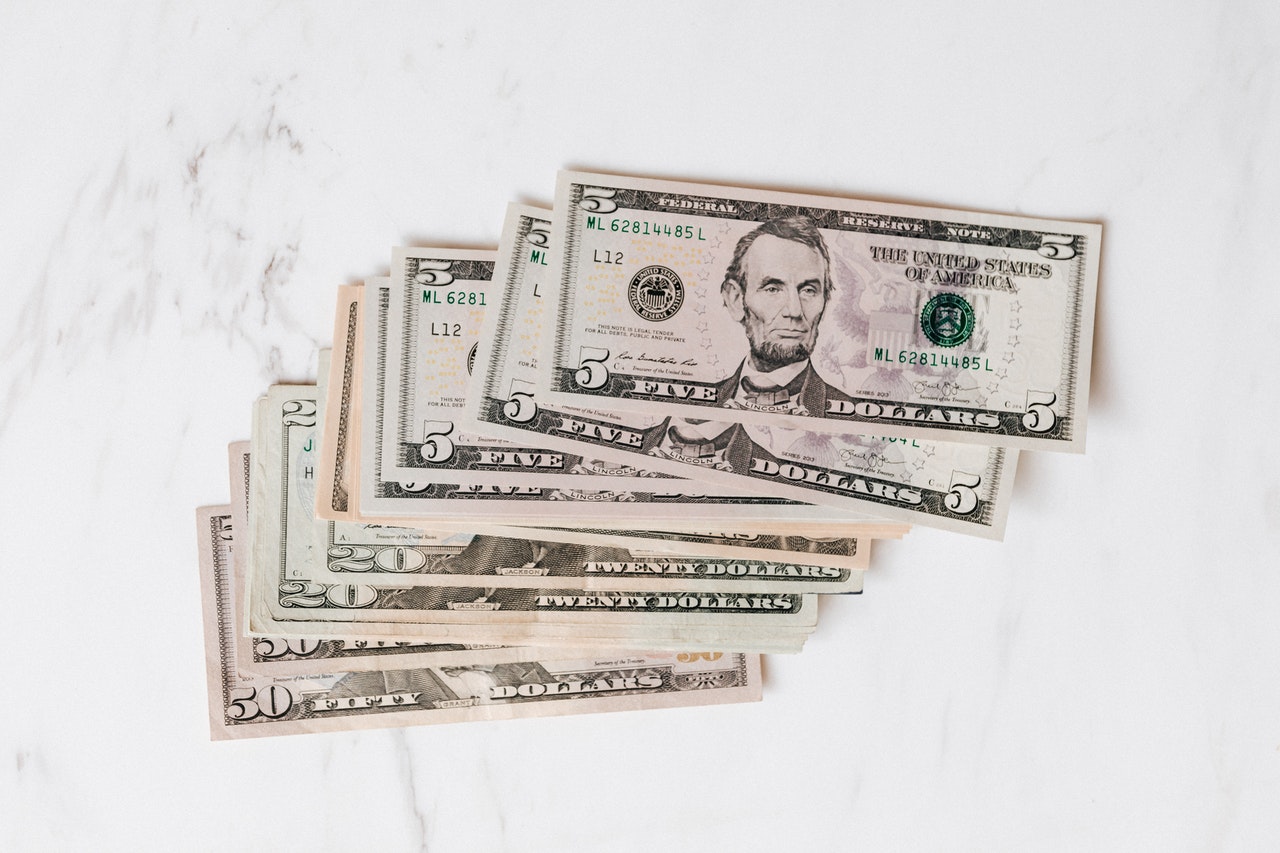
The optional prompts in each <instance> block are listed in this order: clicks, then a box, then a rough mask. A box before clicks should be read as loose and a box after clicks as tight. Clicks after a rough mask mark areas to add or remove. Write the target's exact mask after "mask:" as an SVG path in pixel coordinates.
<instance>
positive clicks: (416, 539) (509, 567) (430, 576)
mask: <svg viewBox="0 0 1280 853" xmlns="http://www.w3.org/2000/svg"><path fill="white" fill-rule="evenodd" d="M307 446H312V447H314V440H312V441H307V442H304V448H305V447H307ZM231 452H232V453H233V455H234V454H235V453H237V452H239V453H241V454H242V456H243V459H242V460H241V461H242V465H241V466H240V472H239V473H237V471H236V470H235V469H234V466H233V471H232V482H231V497H232V502H233V504H235V503H237V502H243V501H246V498H247V495H248V490H249V470H250V450H249V443H248V442H238V443H236V444H235V445H232V449H231ZM295 460H296V462H292V464H291V460H288V459H285V460H282V464H283V466H284V468H283V474H282V481H283V482H285V483H287V488H288V491H289V493H291V494H294V495H306V494H308V493H309V491H310V489H309V488H308V483H307V481H308V480H310V479H311V478H313V477H318V473H317V472H320V471H322V470H323V469H324V468H325V466H324V465H323V464H322V463H321V462H319V461H318V460H317V459H315V458H314V454H313V452H312V451H310V450H304V452H303V453H302V454H300V455H299V456H297V457H295ZM543 533H544V531H543V530H542V529H541V528H527V527H514V526H513V527H497V526H486V527H485V528H484V529H483V530H479V531H474V532H466V531H462V532H440V533H437V532H434V531H430V530H425V529H421V528H407V527H395V526H390V525H381V524H364V523H361V522H345V521H341V522H333V521H324V520H318V521H317V522H316V531H315V537H316V541H317V542H318V545H317V546H316V547H314V548H313V550H312V551H311V552H310V553H311V555H312V559H311V560H310V561H308V562H306V563H305V564H303V563H301V562H299V564H298V565H296V566H293V567H292V568H291V569H290V570H289V572H288V574H289V577H290V579H291V580H308V581H316V582H320V583H327V584H339V585H340V584H350V583H359V584H366V583H367V584H381V585H388V584H393V585H415V586H454V587H461V586H478V587H492V588H527V589H536V588H539V587H545V586H547V585H548V583H549V582H554V583H555V584H556V585H557V586H561V587H564V588H573V589H583V590H597V591H605V590H611V591H647V592H661V591H663V590H673V589H674V590H688V589H691V588H698V589H704V590H710V591H720V592H831V593H837V592H860V591H861V590H862V574H863V571H864V570H865V569H866V568H867V566H868V564H869V561H870V550H869V547H868V545H867V543H866V542H863V541H860V540H857V539H851V540H849V539H837V540H833V541H831V542H820V541H817V540H811V539H808V538H805V537H798V536H797V537H787V542H786V543H783V542H777V541H755V542H752V543H749V544H748V545H747V546H745V547H724V549H723V550H724V552H725V555H724V556H715V555H714V554H711V555H708V554H693V553H688V552H686V553H682V554H679V555H677V554H676V553H674V552H675V551H677V550H679V549H678V546H677V545H676V544H675V543H673V542H671V540H670V538H667V539H662V538H659V537H661V536H662V534H661V533H660V532H656V531H650V532H649V536H648V537H646V536H643V535H641V534H640V533H636V534H634V535H632V534H630V532H627V531H589V530H584V531H578V530H573V529H569V530H562V531H556V533H558V534H561V535H560V536H559V537H558V539H557V540H548V539H545V538H542V536H543ZM744 536H746V534H744ZM689 538H690V539H691V540H696V539H698V538H699V537H696V536H692V535H691V536H690V537H689ZM701 538H703V539H711V537H701ZM761 538H762V537H754V539H756V540H760V539H761ZM781 538H782V537H772V539H781ZM663 542H665V543H666V544H667V546H668V548H667V550H665V551H663V550H657V549H655V548H652V547H649V545H650V543H663ZM784 544H786V545H788V546H789V549H786V550H784V549H783V548H781V547H780V546H782V545H784ZM700 547H701V548H702V549H703V550H708V551H713V550H716V547H717V546H716V544H715V542H714V541H710V542H708V543H707V544H705V545H702V546H700ZM752 547H754V549H755V550H754V552H753V551H752V550H750V549H751V548H752ZM823 548H832V549H834V550H833V552H832V553H827V554H824V553H821V549H823ZM806 549H808V550H806ZM748 554H750V555H752V556H751V558H749V559H748V558H746V555H748ZM766 555H770V556H766ZM810 556H812V558H813V559H814V560H816V561H817V562H816V563H813V562H797V560H798V559H799V558H805V559H808V558H809V557H810Z"/></svg>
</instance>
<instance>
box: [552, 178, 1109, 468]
mask: <svg viewBox="0 0 1280 853" xmlns="http://www.w3.org/2000/svg"><path fill="white" fill-rule="evenodd" d="M552 222H553V226H552V228H551V240H550V244H551V246H552V248H553V250H554V251H553V256H552V261H551V263H552V264H553V265H555V275H554V276H553V277H548V279H547V280H548V281H549V282H550V283H551V284H552V285H553V286H551V287H549V288H548V292H547V297H548V299H549V300H550V301H551V305H552V309H553V310H552V312H551V313H552V316H553V324H552V328H551V330H550V331H549V333H548V334H547V335H546V336H545V342H544V350H543V352H542V358H541V359H540V361H539V364H540V368H539V387H540V389H541V390H545V391H546V392H547V396H546V400H547V401H548V402H550V403H555V404H572V405H577V406H584V407H594V408H600V409H608V410H612V411H631V412H639V413H642V414H644V413H654V412H657V413H661V414H664V415H670V416H672V417H676V418H686V419H688V418H711V419H714V420H718V421H726V422H729V423H732V424H754V425H757V426H762V427H767V428H769V429H771V430H777V429H785V430H788V431H791V430H811V431H818V432H835V433H840V434H843V433H875V434H878V435H886V436H897V437H903V438H909V439H931V440H939V439H940V440H946V441H953V442H961V443H973V444H985V445H995V446H1002V447H1017V448H1023V449H1028V450H1030V449H1036V450H1060V451H1072V452H1081V451H1083V449H1084V432H1085V414H1086V406H1087V400H1088V381H1089V359H1090V350H1091V344H1092V330H1093V312H1094V299H1095V292H1096V286H1097V273H1098V256H1099V243H1100V239H1101V228H1100V226H1098V225H1094V224H1088V223H1079V222H1065V221H1051V220H1042V219H1031V218H1029V217H1021V216H1006V215H997V214H989V213H971V212H967V211H959V210H944V209H939V208H928V207H917V206H911V205H902V204H886V203H882V202H872V201H861V200H855V199H837V198H830V197H824V196H815V195H801V194H796V193H782V192H772V191H765V190H749V189H741V188H732V187H722V186H711V185H703V184H686V183H677V182H672V181H659V180H650V179H644V178H631V177H619V176H612V175H600V174H589V173H579V172H561V173H560V176H559V179H558V181H557V185H556V196H555V215H554V217H553V219H552ZM775 455H777V454H775Z"/></svg>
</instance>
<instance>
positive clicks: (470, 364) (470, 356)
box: [467, 341, 480, 376]
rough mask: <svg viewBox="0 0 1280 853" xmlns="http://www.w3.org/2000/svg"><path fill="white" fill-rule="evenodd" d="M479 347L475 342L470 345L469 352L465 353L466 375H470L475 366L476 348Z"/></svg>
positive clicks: (477, 342)
mask: <svg viewBox="0 0 1280 853" xmlns="http://www.w3.org/2000/svg"><path fill="white" fill-rule="evenodd" d="M479 346H480V342H479V341H476V342H475V343H474V344H472V345H471V352H469V353H467V375H468V376H470V375H471V371H472V370H474V369H475V366H476V348H477V347H479Z"/></svg>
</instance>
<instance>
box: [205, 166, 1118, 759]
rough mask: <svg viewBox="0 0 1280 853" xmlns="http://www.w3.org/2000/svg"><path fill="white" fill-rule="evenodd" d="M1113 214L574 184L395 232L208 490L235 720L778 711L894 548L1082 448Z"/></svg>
mask: <svg viewBox="0 0 1280 853" xmlns="http://www.w3.org/2000/svg"><path fill="white" fill-rule="evenodd" d="M1100 237H1101V234H1100V228H1099V227H1098V226H1097V225H1092V224H1083V223H1075V222H1063V221H1046V220H1035V219H1028V218H1023V217H1012V216H1003V215H994V214H977V213H969V212H962V211H953V210H941V209H933V208H922V207H912V206H906V205H895V204H885V203H876V202H865V201H853V200H841V199H834V198H827V197H820V196H806V195H797V194H791V193H779V192H770V191H760V190H743V189H732V188H727V187H720V186H708V185H696V184H681V183H674V182H667V181H655V180H648V179H638V178H625V177H618V176H609V175H599V174H585V173H575V172H563V173H561V174H560V176H559V180H558V183H557V188H556V195H555V203H554V207H553V210H543V209H538V208H533V207H527V206H523V205H515V204H513V205H511V206H510V207H509V209H508V211H507V214H506V219H505V223H504V226H503V230H502V237H501V242H500V243H499V246H498V248H497V250H496V251H480V250H457V249H445V248H416V247H415V248H400V249H395V250H394V251H393V254H392V257H391V264H390V270H391V275H390V277H389V278H370V279H366V280H365V283H364V284H363V285H361V286H346V287H341V288H339V290H338V295H337V311H336V313H335V321H334V336H333V348H332V350H326V351H324V352H322V353H321V358H320V364H319V368H318V371H317V381H316V383H315V384H314V385H279V386H274V387H272V388H271V389H269V390H268V392H267V394H266V396H264V397H262V398H260V399H259V400H258V402H257V404H256V406H255V409H254V414H253V433H252V440H251V441H249V442H242V443H238V444H234V445H232V446H231V449H230V490H231V503H230V505H229V506H224V507H209V508H204V509H201V510H200V511H199V512H198V525H199V542H200V549H201V553H200V557H201V566H202V574H203V583H204V592H205V623H206V643H207V658H208V671H209V702H210V723H211V728H212V732H213V735H214V737H218V738H222V737H227V738H230V737H241V736H252V735H260V734H273V733H293V732H306V731H322V730H334V729H353V728H365V727H375V726H389V725H414V724H421V723H430V722H450V721H460V720H472V719H498V718H507V717H517V716H534V715H543V714H564V713H581V712H587V711H603V710H619V709H640V708H660V707H673V706H681V705H693V704H711V703H721V702H742V701H752V700H757V699H759V698H760V695H761V682H760V659H759V655H760V654H761V653H768V652H774V653H789V652H797V651H799V650H800V648H801V647H802V645H803V643H804V641H805V639H806V638H807V637H808V635H809V634H810V633H811V632H812V631H813V630H814V628H815V626H816V624H817V606H816V598H815V594H821V593H837V594H841V593H858V592H861V590H862V577H863V572H864V571H865V570H866V569H867V568H868V566H869V560H870V547H871V540H873V539H882V538H897V537H901V536H902V535H903V534H905V533H906V532H907V531H908V530H909V529H910V527H911V525H913V524H921V525H927V526H931V527H937V528H942V529H944V530H950V531H955V532H959V533H968V534H971V535H976V536H983V537H988V538H1000V537H1001V536H1002V535H1003V531H1004V526H1005V520H1006V518H1007V515H1008V509H1009V497H1010V494H1011V492H1012V484H1013V475H1014V470H1015V468H1016V462H1017V454H1018V452H1019V450H1032V449H1041V450H1048V451H1065V452H1081V451H1083V447H1084V432H1085V414H1086V403H1087V400H1088V375H1089V358H1090V348H1091V338H1092V327H1093V311H1094V301H1095V300H1094V296H1095V290H1096V283H1097V267H1098V250H1099V241H1100Z"/></svg>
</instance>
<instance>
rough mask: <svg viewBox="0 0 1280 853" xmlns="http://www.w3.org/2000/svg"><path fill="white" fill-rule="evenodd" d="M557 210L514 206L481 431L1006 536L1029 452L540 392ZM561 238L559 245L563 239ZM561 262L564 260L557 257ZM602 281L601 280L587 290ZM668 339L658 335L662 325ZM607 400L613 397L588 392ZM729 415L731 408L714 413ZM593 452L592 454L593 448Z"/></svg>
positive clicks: (483, 385) (504, 246) (487, 361)
mask: <svg viewBox="0 0 1280 853" xmlns="http://www.w3.org/2000/svg"><path fill="white" fill-rule="evenodd" d="M548 216H549V214H548V213H547V212H545V211H539V210H537V209H536V208H525V207H516V206H513V207H512V208H511V209H509V211H508V215H507V219H506V224H505V227H504V230H503V235H502V242H501V244H500V247H499V253H498V257H499V261H498V273H497V276H496V277H497V280H498V281H499V282H500V283H501V284H502V285H503V291H502V293H501V294H499V299H498V300H497V302H498V304H497V306H496V308H497V310H496V311H493V312H492V314H493V315H494V317H495V319H491V320H490V321H489V325H487V326H486V328H485V331H484V333H483V334H482V335H481V338H482V340H483V341H484V346H483V347H482V351H481V353H480V354H479V356H478V358H477V363H478V365H479V369H478V370H477V371H476V372H475V375H474V376H473V378H472V383H471V385H470V390H469V393H468V400H469V404H468V410H467V413H468V415H469V418H470V419H472V420H474V422H475V428H476V429H487V430H490V431H492V432H493V433H494V434H495V435H498V436H501V437H504V438H508V439H513V440H514V439H517V438H522V439H523V440H524V441H526V442H530V443H532V442H535V441H536V442H537V443H539V444H541V445H542V446H546V447H551V448H555V449H561V450H566V451H571V450H578V452H594V453H597V454H598V455H600V456H602V457H605V458H609V459H616V460H618V462H619V464H623V463H626V462H627V461H628V460H630V461H631V462H632V464H635V465H642V466H645V467H650V468H657V469H658V470H663V471H667V472H669V473H672V474H678V475H681V476H684V477H689V478H697V479H699V480H701V481H703V482H706V483H708V484H709V485H711V486H713V487H714V485H715V484H724V485H725V486H726V487H736V488H742V487H749V488H752V489H755V490H758V491H759V492H761V493H762V494H769V495H770V496H774V497H789V498H794V499H796V500H805V501H812V502H814V503H824V504H828V505H830V506H832V507H837V508H841V509H845V510H848V511H849V512H852V513H861V514H864V515H869V514H883V515H886V516H889V517H891V518H896V519H900V520H903V521H909V522H912V523H920V524H926V525H930V526H934V527H941V528H944V529H948V530H955V531H959V532H965V533H971V534H975V535H979V536H985V537H989V538H998V537H1000V536H1001V535H1002V533H1003V529H1004V524H1005V520H1006V517H1007V515H1008V503H1009V495H1010V493H1011V490H1012V483H1013V473H1014V467H1015V464H1016V457H1017V451H1013V450H1006V449H1004V448H994V447H987V446H983V445H970V444H958V443H956V442H952V441H936V440H924V439H905V438H893V437H889V436H872V435H851V434H831V433H823V432H812V431H807V430H796V429H782V428H779V427H768V426H760V425H746V426H744V425H741V424H734V423H730V422H727V421H709V420H701V419H680V418H674V417H670V416H666V417H664V416H661V415H657V414H645V413H642V412H622V413H618V412H610V411H605V410H604V409H602V408H593V409H587V410H584V409H581V408H579V409H573V408H567V407H566V406H565V405H563V404H562V403H560V402H557V399H552V400H551V402H550V403H548V402H546V399H545V396H546V395H540V394H539V392H538V390H537V377H538V374H539V370H540V365H541V364H542V363H543V362H542V361H540V360H539V353H538V346H539V343H540V342H545V340H547V339H548V338H549V337H550V334H551V331H552V329H551V328H549V327H548V326H547V325H546V323H547V322H550V317H549V315H548V312H547V311H546V307H545V305H544V300H543V298H542V297H541V296H540V294H541V293H542V292H543V291H544V290H546V289H547V288H548V282H547V275H548V273H547V272H546V269H545V268H544V267H543V266H542V264H540V263H531V262H530V258H531V257H532V256H533V253H534V252H538V253H540V255H542V256H544V257H545V252H546V250H544V249H541V248H535V247H536V246H538V245H540V244H541V243H543V242H545V240H544V239H542V238H539V239H538V240H537V241H535V243H534V244H533V245H530V243H529V241H528V235H529V234H530V233H542V232H544V231H546V230H547V229H551V230H552V234H553V235H554V233H555V232H554V228H553V227H552V225H551V223H550V222H549V221H548V220H547V218H546V217H548ZM553 242H554V240H553ZM550 263H551V265H554V263H555V259H554V256H552V258H551V261H550ZM582 286H584V287H590V285H582ZM655 334H656V332H655ZM587 399H588V401H589V402H593V403H596V404H598V405H604V404H606V403H608V402H610V401H609V400H607V399H602V398H587ZM713 411H716V412H720V413H723V412H724V410H713ZM584 447H589V448H591V450H589V451H584V450H581V448H584Z"/></svg>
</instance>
